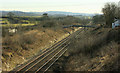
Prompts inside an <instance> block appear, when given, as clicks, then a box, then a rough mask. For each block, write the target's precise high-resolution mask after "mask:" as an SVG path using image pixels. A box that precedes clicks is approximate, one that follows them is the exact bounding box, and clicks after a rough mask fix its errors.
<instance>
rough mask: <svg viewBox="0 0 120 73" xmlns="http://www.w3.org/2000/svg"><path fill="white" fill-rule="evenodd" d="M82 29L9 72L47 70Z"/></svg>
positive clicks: (42, 72) (24, 72)
mask: <svg viewBox="0 0 120 73" xmlns="http://www.w3.org/2000/svg"><path fill="white" fill-rule="evenodd" d="M81 31H82V29H79V30H78V31H76V32H74V33H73V34H70V35H69V36H68V37H66V38H64V39H62V40H61V41H59V42H57V43H55V44H54V45H53V46H51V47H50V48H47V49H44V50H42V52H40V54H39V55H38V56H36V57H34V58H33V59H31V60H30V61H28V62H27V63H25V64H22V65H21V66H19V67H17V68H15V69H14V70H13V71H10V72H9V73H19V72H22V73H26V72H35V73H37V72H40V73H44V72H46V71H47V70H48V69H49V68H50V67H51V66H52V65H53V64H54V63H55V62H56V61H57V60H58V59H59V58H60V57H61V56H62V55H63V54H64V53H65V52H66V51H67V50H68V49H67V46H68V45H69V44H70V40H71V39H72V38H75V37H76V36H78V35H79V34H80V32H81Z"/></svg>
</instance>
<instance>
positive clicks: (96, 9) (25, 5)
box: [0, 0, 119, 14]
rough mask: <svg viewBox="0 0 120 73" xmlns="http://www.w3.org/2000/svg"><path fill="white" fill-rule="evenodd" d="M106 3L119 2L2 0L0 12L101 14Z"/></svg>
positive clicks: (113, 0) (116, 0) (106, 0)
mask: <svg viewBox="0 0 120 73" xmlns="http://www.w3.org/2000/svg"><path fill="white" fill-rule="evenodd" d="M107 2H115V3H117V2H119V0H100V1H98V0H92V1H89V0H84V1H82V0H69V1H68V0H66V1H65V0H61V1H56V0H41V1H39V0H36V1H34V0H29V1H28V0H26V1H24V0H21V1H16V0H10V1H7V0H2V1H1V4H0V5H1V6H0V11H22V12H48V11H62V12H72V13H88V14H102V8H103V7H104V4H105V3H107Z"/></svg>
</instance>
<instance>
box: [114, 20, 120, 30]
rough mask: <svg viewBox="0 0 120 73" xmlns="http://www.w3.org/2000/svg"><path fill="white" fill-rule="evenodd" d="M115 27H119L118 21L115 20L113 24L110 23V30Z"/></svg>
mask: <svg viewBox="0 0 120 73" xmlns="http://www.w3.org/2000/svg"><path fill="white" fill-rule="evenodd" d="M115 27H120V19H115V22H114V23H112V28H113V29H114V28H115Z"/></svg>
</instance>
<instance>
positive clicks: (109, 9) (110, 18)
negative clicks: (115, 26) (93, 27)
mask: <svg viewBox="0 0 120 73" xmlns="http://www.w3.org/2000/svg"><path fill="white" fill-rule="evenodd" d="M116 10H117V5H116V4H115V3H106V4H105V6H104V8H103V9H102V12H103V14H104V17H105V22H106V25H107V26H109V27H111V25H112V23H113V22H114V18H115V13H116Z"/></svg>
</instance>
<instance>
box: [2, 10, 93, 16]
mask: <svg viewBox="0 0 120 73" xmlns="http://www.w3.org/2000/svg"><path fill="white" fill-rule="evenodd" d="M1 12H2V15H3V16H5V15H7V13H9V12H12V13H14V14H15V15H17V16H41V15H42V14H43V13H48V15H49V16H66V15H73V16H77V15H82V16H94V15H95V14H88V13H73V12H64V11H47V12H22V11H1Z"/></svg>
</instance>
